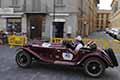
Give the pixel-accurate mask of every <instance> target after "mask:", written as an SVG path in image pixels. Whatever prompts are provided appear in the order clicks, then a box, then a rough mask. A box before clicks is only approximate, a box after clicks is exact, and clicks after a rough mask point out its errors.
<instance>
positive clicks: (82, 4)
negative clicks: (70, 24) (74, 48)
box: [80, 0, 83, 35]
mask: <svg viewBox="0 0 120 80" xmlns="http://www.w3.org/2000/svg"><path fill="white" fill-rule="evenodd" d="M80 10H81V15H80V17H81V29H80V34H81V35H82V29H83V23H82V20H83V0H81V9H80Z"/></svg>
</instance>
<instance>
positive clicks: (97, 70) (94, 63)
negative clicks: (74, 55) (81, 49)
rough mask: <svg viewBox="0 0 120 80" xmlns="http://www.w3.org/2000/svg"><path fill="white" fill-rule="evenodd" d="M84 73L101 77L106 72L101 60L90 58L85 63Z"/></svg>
mask: <svg viewBox="0 0 120 80" xmlns="http://www.w3.org/2000/svg"><path fill="white" fill-rule="evenodd" d="M84 71H85V73H86V74H87V75H89V76H91V77H99V76H101V75H102V74H103V73H104V71H105V65H104V63H103V61H102V60H100V59H99V58H88V59H87V60H86V61H85V62H84Z"/></svg>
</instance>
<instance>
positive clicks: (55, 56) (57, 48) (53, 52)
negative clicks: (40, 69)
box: [19, 44, 114, 67]
mask: <svg viewBox="0 0 120 80" xmlns="http://www.w3.org/2000/svg"><path fill="white" fill-rule="evenodd" d="M19 49H22V50H25V51H27V52H28V53H29V54H32V55H33V57H35V58H36V57H37V58H39V59H40V60H41V61H43V62H48V63H52V64H66V65H80V64H81V63H82V62H83V61H85V60H86V59H87V58H89V57H98V58H100V59H102V60H103V61H104V62H105V63H107V64H106V65H108V66H110V67H114V65H113V64H112V61H111V59H110V57H109V56H108V55H107V54H106V53H105V52H104V50H102V49H99V48H97V50H95V51H93V52H90V53H83V52H84V51H83V52H80V53H78V54H77V55H74V53H73V52H74V51H73V52H71V51H70V50H69V49H67V48H65V47H63V46H62V45H61V44H52V46H51V47H49V48H46V47H42V46H41V44H39V46H33V45H28V46H25V47H22V48H19ZM63 52H70V53H72V54H73V56H74V58H73V59H72V60H70V61H69V60H64V59H63V57H62V53H63Z"/></svg>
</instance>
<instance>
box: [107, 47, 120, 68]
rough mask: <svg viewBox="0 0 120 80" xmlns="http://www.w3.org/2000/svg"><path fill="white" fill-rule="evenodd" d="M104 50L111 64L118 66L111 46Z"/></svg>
mask: <svg viewBox="0 0 120 80" xmlns="http://www.w3.org/2000/svg"><path fill="white" fill-rule="evenodd" d="M105 52H106V53H107V54H108V55H109V56H110V58H111V60H112V63H113V65H114V66H118V62H117V59H116V56H115V54H114V52H113V50H112V49H111V48H109V49H106V50H105Z"/></svg>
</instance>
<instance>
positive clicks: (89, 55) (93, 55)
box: [77, 53, 113, 67]
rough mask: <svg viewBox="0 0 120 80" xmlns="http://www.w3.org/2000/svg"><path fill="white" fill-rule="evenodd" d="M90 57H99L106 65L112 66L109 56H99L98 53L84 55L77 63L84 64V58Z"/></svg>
mask: <svg viewBox="0 0 120 80" xmlns="http://www.w3.org/2000/svg"><path fill="white" fill-rule="evenodd" d="M91 57H96V58H99V59H100V60H102V61H103V62H104V63H105V65H106V67H108V66H111V67H112V66H113V65H112V63H111V61H110V59H109V58H107V57H102V56H100V55H98V54H96V53H92V54H88V55H85V56H84V57H83V58H82V59H81V60H80V61H79V62H78V63H77V64H78V65H82V64H84V61H85V60H87V59H88V58H91Z"/></svg>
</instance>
